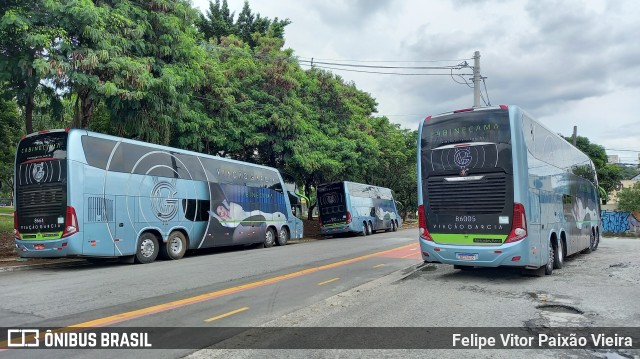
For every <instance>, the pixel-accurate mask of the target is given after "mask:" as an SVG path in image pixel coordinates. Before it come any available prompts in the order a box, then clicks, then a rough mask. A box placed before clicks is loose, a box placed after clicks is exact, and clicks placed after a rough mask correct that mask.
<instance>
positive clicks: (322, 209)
mask: <svg viewBox="0 0 640 359" xmlns="http://www.w3.org/2000/svg"><path fill="white" fill-rule="evenodd" d="M317 197H318V214H319V216H318V220H319V222H320V234H321V235H323V236H330V235H333V234H338V233H347V232H350V231H351V213H349V211H348V208H347V196H346V193H345V183H344V182H334V183H326V184H322V185H320V186H318V193H317Z"/></svg>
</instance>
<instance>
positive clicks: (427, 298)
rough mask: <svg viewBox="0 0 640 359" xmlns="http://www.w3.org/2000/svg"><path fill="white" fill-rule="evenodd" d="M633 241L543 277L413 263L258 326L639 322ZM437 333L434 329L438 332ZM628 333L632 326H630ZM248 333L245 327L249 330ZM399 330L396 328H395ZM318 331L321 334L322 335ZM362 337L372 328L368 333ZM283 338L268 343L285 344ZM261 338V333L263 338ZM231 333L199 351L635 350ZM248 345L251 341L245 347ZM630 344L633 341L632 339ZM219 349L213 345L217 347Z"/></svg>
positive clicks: (541, 354)
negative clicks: (418, 346)
mask: <svg viewBox="0 0 640 359" xmlns="http://www.w3.org/2000/svg"><path fill="white" fill-rule="evenodd" d="M638 253H640V240H638V239H609V238H605V239H603V240H602V242H601V243H600V248H599V249H598V250H597V251H595V252H593V253H590V254H578V255H576V256H573V257H572V258H568V259H567V261H566V263H565V267H564V268H563V269H561V270H556V271H554V273H553V275H552V276H546V277H540V278H538V277H528V276H522V274H521V273H520V271H515V270H506V269H476V270H473V271H459V270H454V269H453V267H452V266H448V265H427V266H414V267H413V268H407V269H406V270H403V271H398V272H395V273H393V274H391V275H389V276H386V277H384V278H381V279H379V280H376V281H372V282H370V283H367V284H365V285H363V286H360V287H358V288H355V289H352V290H350V291H346V292H343V293H340V294H338V295H336V296H333V297H331V298H328V299H326V300H324V301H322V302H319V303H317V304H315V305H312V306H309V307H307V308H304V309H302V310H299V311H296V312H293V313H290V314H288V315H285V316H283V317H281V318H279V319H277V320H274V321H271V322H268V323H265V326H266V327H284V328H286V327H316V328H318V327H319V328H322V327H373V328H389V327H442V328H446V327H459V328H466V327H484V326H487V327H504V328H529V327H541V328H562V327H575V328H585V327H621V326H622V327H635V328H636V329H637V328H638V327H640V305H639V301H640V259H639V257H638ZM445 332H446V331H445V330H443V336H444V333H445ZM636 332H637V330H636ZM248 333H249V334H251V332H248ZM400 333H403V334H406V333H405V332H400ZM322 334H323V333H322ZM371 334H378V333H376V331H375V330H374V331H372V332H371ZM282 339H283V338H273V339H272V341H278V340H280V341H281V342H284V343H286V340H282ZM261 340H264V338H262V339H261ZM255 341H256V338H255V335H254V336H253V337H251V336H250V335H239V336H237V337H234V338H232V339H231V340H228V341H226V342H223V343H221V344H219V345H217V346H215V347H214V348H216V349H206V350H202V351H199V352H197V353H194V354H193V355H191V356H190V357H189V358H190V359H200V358H210V357H213V358H265V357H267V358H287V357H290V358H302V357H304V358H324V357H350V358H351V357H354V358H356V357H357V358H362V357H387V358H395V357H402V358H425V357H426V358H431V357H433V358H460V357H470V358H477V357H482V358H638V357H640V350H627V349H615V350H611V349H609V350H587V349H553V350H549V349H525V350H518V349H508V350H491V349H483V350H478V349H473V350H464V349H449V350H444V349H443V350H407V349H405V350H357V349H350V350H344V349H343V350H338V349H333V350H331V349H327V350H247V349H227V348H246V347H248V346H249V347H251V346H252V345H255V344H253V342H255ZM249 343H251V344H249ZM635 345H636V347H637V346H638V343H635ZM217 348H222V349H217Z"/></svg>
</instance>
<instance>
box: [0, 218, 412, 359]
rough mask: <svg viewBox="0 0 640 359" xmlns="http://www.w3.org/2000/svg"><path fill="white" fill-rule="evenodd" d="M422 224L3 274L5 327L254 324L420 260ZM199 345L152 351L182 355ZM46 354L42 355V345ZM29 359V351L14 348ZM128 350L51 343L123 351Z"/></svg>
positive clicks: (114, 353)
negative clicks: (170, 257)
mask: <svg viewBox="0 0 640 359" xmlns="http://www.w3.org/2000/svg"><path fill="white" fill-rule="evenodd" d="M415 235H416V230H415V229H409V230H403V231H398V232H389V233H378V234H375V235H372V236H367V237H347V238H332V239H326V240H318V241H311V242H304V243H297V244H290V245H287V246H285V247H273V248H268V249H232V250H223V251H214V253H199V254H198V255H193V256H188V257H185V258H183V259H182V260H179V261H157V262H154V263H152V264H146V265H126V264H118V263H106V264H100V265H89V264H84V263H78V264H76V265H72V266H64V267H47V268H39V269H32V270H26V271H9V272H2V273H0V287H2V288H3V290H2V292H1V293H0V323H2V325H1V327H22V328H45V327H54V328H64V327H69V326H82V327H92V328H101V327H112V326H116V327H117V326H133V327H207V326H227V327H255V326H259V325H261V324H263V323H265V322H268V321H271V320H274V319H277V318H279V317H282V316H283V315H286V314H288V313H291V312H294V311H296V310H300V309H303V308H305V307H308V306H310V305H313V304H315V303H317V302H321V301H323V300H325V299H327V298H329V297H331V296H333V295H335V294H338V293H341V292H344V291H347V290H350V289H352V288H355V287H357V286H360V285H362V284H364V283H367V282H371V281H373V280H376V279H379V278H382V277H384V276H386V275H388V274H390V273H393V272H396V271H398V270H401V269H404V268H407V267H409V266H412V265H416V264H417V263H420V262H421V259H420V255H419V250H418V245H417V241H416V238H415ZM193 351H194V350H165V351H158V350H154V351H151V352H147V353H146V354H144V353H140V352H138V353H136V354H135V355H136V356H137V357H139V356H141V355H142V356H149V357H154V358H157V357H166V358H174V357H181V356H184V355H187V354H189V353H190V352H193ZM39 353H42V354H44V353H45V352H44V351H41V352H39ZM0 354H7V355H10V356H12V357H32V355H33V352H30V351H28V350H8V351H5V352H4V353H0ZM122 355H123V351H122V350H101V351H95V350H93V351H87V350H83V351H76V350H59V351H53V350H47V351H46V356H47V357H61V358H62V357H65V358H66V357H105V358H106V357H120V356H122Z"/></svg>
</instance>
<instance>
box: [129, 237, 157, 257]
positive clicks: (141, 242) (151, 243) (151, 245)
mask: <svg viewBox="0 0 640 359" xmlns="http://www.w3.org/2000/svg"><path fill="white" fill-rule="evenodd" d="M158 247H159V246H158V238H157V237H156V236H155V235H154V234H153V233H149V232H146V233H143V234H142V235H141V236H140V239H138V248H137V249H136V256H135V258H134V259H135V261H136V263H142V264H146V263H151V262H153V261H154V260H156V257H158V252H159V248H158Z"/></svg>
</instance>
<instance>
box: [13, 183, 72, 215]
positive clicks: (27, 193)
mask: <svg viewBox="0 0 640 359" xmlns="http://www.w3.org/2000/svg"><path fill="white" fill-rule="evenodd" d="M17 192H18V193H17V198H16V205H17V206H16V207H17V210H18V214H19V215H20V217H37V216H44V215H57V214H59V213H64V212H65V207H66V203H67V196H66V193H65V188H64V187H63V186H60V185H56V186H35V187H32V188H24V187H22V188H18V191H17Z"/></svg>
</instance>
